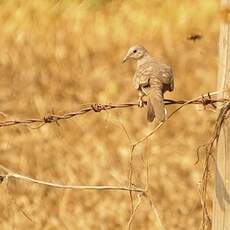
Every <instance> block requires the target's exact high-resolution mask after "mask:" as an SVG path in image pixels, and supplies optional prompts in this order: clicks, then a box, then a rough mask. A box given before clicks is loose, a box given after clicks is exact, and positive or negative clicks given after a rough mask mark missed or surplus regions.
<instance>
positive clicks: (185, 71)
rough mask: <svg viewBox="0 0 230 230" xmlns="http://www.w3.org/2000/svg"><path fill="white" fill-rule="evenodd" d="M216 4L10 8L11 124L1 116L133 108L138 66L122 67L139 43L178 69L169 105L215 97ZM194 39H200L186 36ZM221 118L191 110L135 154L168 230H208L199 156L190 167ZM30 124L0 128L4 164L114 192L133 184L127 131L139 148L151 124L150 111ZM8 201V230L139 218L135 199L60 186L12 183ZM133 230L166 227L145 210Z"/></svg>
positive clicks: (139, 174) (2, 191) (5, 96)
mask: <svg viewBox="0 0 230 230" xmlns="http://www.w3.org/2000/svg"><path fill="white" fill-rule="evenodd" d="M218 3H219V2H218V1H217V0H213V1H203V0H194V1H191V0H184V1H181V0H174V1H171V0H165V1H162V0H153V1H141V0H116V1H115V0H114V1H112V0H110V1H109V0H107V1H106V0H85V1H80V0H79V1H74V0H63V1H58V0H47V1H43V0H31V1H26V0H2V1H1V2H0V25H1V26H0V35H1V36H0V47H1V48H0V75H1V81H0V105H1V106H0V111H1V112H3V113H5V114H6V117H5V118H4V117H3V116H1V117H0V120H1V121H4V120H10V119H24V118H38V117H43V116H44V115H47V114H50V113H55V114H63V113H65V112H70V111H76V110H79V109H81V108H82V107H84V106H85V105H87V104H90V103H94V102H97V103H109V102H113V103H122V102H136V101H137V92H136V91H135V89H134V88H133V85H132V77H133V74H134V71H135V68H136V66H135V63H132V62H130V63H128V64H125V65H123V64H121V60H122V59H123V57H124V55H125V54H126V52H127V50H128V48H129V47H130V46H132V45H134V44H142V45H143V46H145V47H146V48H147V49H148V50H149V52H150V53H151V54H152V55H153V56H155V57H157V58H158V59H160V60H162V61H164V62H166V63H168V64H170V65H171V66H172V67H173V70H174V73H175V91H174V92H173V93H168V94H166V97H167V98H174V99H191V98H194V97H196V96H199V95H201V94H204V93H207V92H212V91H216V74H217V63H218V55H217V54H218V50H217V48H218V25H219V19H218V7H219V6H218ZM197 33H198V34H201V35H202V39H200V40H197V41H192V40H189V39H188V37H190V36H191V35H192V34H197ZM175 108H176V106H170V107H168V113H170V112H171V111H173V109H175ZM215 117H216V114H215V113H212V112H210V111H207V110H204V109H203V108H202V107H197V106H186V108H184V109H183V110H182V111H180V112H178V113H177V114H176V115H175V116H174V117H172V119H171V120H170V121H169V122H168V123H167V124H166V125H165V126H164V127H162V129H161V130H159V131H158V133H156V134H155V135H154V136H152V137H151V138H150V139H149V140H148V141H146V142H144V143H142V144H140V145H139V146H138V147H137V148H136V150H135V152H134V156H133V163H134V166H133V167H134V175H133V176H134V182H135V184H136V185H137V186H138V187H144V186H145V176H146V170H145V165H144V164H143V161H142V160H141V159H142V158H144V159H145V160H146V161H147V160H148V163H149V192H150V194H151V198H152V200H153V202H154V204H155V206H156V208H157V210H158V213H159V215H160V217H161V220H162V223H163V225H164V226H165V228H166V229H170V230H171V229H172V230H174V229H179V230H180V229H190V230H193V229H199V227H200V223H201V219H202V209H201V205H200V195H199V186H198V184H199V181H200V179H201V173H202V167H203V164H202V157H201V162H200V163H199V164H197V165H195V164H194V163H195V161H196V157H197V156H196V151H197V147H198V146H199V145H201V144H204V143H206V142H207V141H208V139H209V137H210V135H211V131H212V128H213V124H214V121H215ZM34 127H36V126H32V128H31V127H28V126H15V127H8V128H1V129H0V136H1V140H0V163H1V164H2V165H4V166H5V167H8V168H10V169H12V170H15V171H16V172H18V173H22V174H24V175H27V176H31V177H33V178H37V179H41V180H47V181H52V182H57V183H66V184H78V185H94V184H95V185H96V184H97V185H117V186H118V185H128V173H129V154H130V143H129V140H128V138H127V135H126V133H125V132H124V128H122V127H125V129H126V131H127V132H128V134H129V136H130V138H131V139H132V141H136V140H138V139H139V138H141V137H143V136H144V135H146V134H147V133H148V132H149V131H151V130H152V128H153V125H152V124H150V123H147V121H146V113H145V110H143V109H138V108H127V109H122V110H111V111H107V112H101V113H88V114H87V115H82V116H79V117H76V118H73V119H70V120H66V121H61V122H60V124H59V126H58V125H57V124H55V123H54V124H47V125H45V126H43V127H41V128H39V129H33V128H34ZM211 176H213V173H211ZM209 186H210V189H209V191H210V194H209V195H210V197H211V195H212V194H211V191H212V187H213V185H212V183H210V184H209ZM0 196H1V200H0V209H1V210H2V212H1V216H0V225H1V229H86V230H87V229H125V228H126V227H127V223H128V220H129V217H130V211H131V203H130V197H129V193H127V192H108V191H76V190H72V191H71V190H68V191H67V190H61V189H59V190H57V189H50V188H47V187H43V186H38V185H34V184H28V183H24V182H20V181H12V180H10V181H9V182H8V183H3V184H2V185H1V186H0ZM134 198H135V196H134ZM135 201H136V199H135ZM209 208H210V211H211V202H210V204H209ZM132 229H160V228H159V225H157V219H156V216H155V214H154V213H153V211H152V210H151V209H150V207H149V205H148V203H147V202H143V203H142V204H141V206H140V208H139V210H138V212H137V214H136V216H135V219H134V221H133V225H132Z"/></svg>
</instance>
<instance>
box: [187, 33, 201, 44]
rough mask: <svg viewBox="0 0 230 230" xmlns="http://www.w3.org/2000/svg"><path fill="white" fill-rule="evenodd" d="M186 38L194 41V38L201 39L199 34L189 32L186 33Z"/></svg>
mask: <svg viewBox="0 0 230 230" xmlns="http://www.w3.org/2000/svg"><path fill="white" fill-rule="evenodd" d="M187 39H188V40H191V41H194V42H195V41H196V40H200V39H202V35H201V34H190V35H188V37H187Z"/></svg>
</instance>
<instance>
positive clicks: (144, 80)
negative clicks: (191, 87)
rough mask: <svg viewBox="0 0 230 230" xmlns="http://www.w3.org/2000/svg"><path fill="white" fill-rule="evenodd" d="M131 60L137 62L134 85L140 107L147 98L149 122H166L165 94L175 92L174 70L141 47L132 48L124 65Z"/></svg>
mask: <svg viewBox="0 0 230 230" xmlns="http://www.w3.org/2000/svg"><path fill="white" fill-rule="evenodd" d="M129 59H133V60H136V61H137V69H136V72H135V74H134V77H133V84H134V87H135V89H136V90H138V92H139V99H138V102H139V106H140V107H143V105H144V101H143V97H145V96H146V97H147V120H148V121H149V122H152V121H153V120H154V119H155V118H156V120H158V121H160V122H164V121H165V110H166V109H165V105H164V93H165V92H166V91H170V92H171V91H173V90H174V76H173V71H172V68H171V67H170V66H169V65H167V64H164V63H161V62H159V61H158V60H157V59H155V58H154V57H152V56H151V55H150V54H149V52H148V51H147V50H146V49H145V48H144V47H143V46H141V45H135V46H132V47H131V48H130V49H129V50H128V53H127V54H126V56H125V58H124V59H123V63H124V62H126V61H127V60H129Z"/></svg>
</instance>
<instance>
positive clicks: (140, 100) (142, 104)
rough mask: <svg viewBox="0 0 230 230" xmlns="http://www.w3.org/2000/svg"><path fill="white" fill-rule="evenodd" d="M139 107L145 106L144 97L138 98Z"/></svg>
mask: <svg viewBox="0 0 230 230" xmlns="http://www.w3.org/2000/svg"><path fill="white" fill-rule="evenodd" d="M138 107H140V108H143V107H144V101H143V100H142V98H140V99H139V100H138Z"/></svg>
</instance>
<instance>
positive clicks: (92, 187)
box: [0, 165, 145, 194]
mask: <svg viewBox="0 0 230 230" xmlns="http://www.w3.org/2000/svg"><path fill="white" fill-rule="evenodd" d="M0 170H1V171H3V173H1V174H0V183H2V182H3V181H4V180H8V179H11V178H12V179H17V180H22V181H25V182H30V183H34V184H39V185H44V186H48V187H52V188H60V189H76V190H116V191H127V192H130V191H132V192H137V193H142V194H145V190H144V189H142V188H137V187H132V188H130V187H126V186H110V185H64V184H57V183H52V182H47V181H42V180H37V179H34V178H31V177H28V176H24V175H21V174H18V173H14V172H12V171H11V170H9V169H7V168H6V167H4V166H2V165H0Z"/></svg>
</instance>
